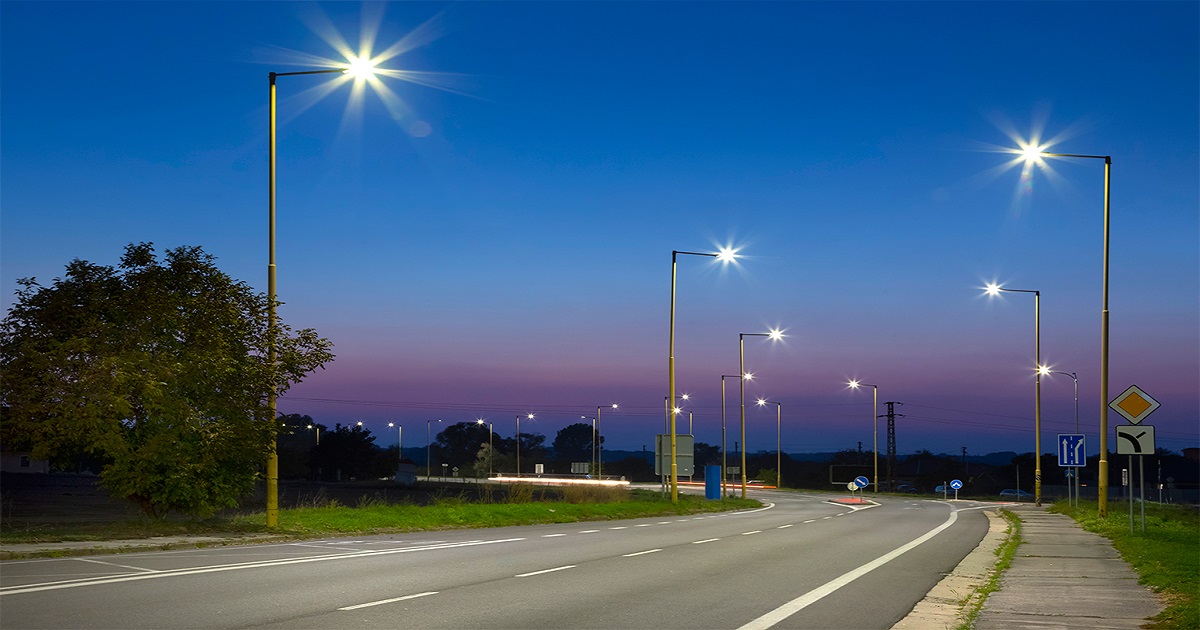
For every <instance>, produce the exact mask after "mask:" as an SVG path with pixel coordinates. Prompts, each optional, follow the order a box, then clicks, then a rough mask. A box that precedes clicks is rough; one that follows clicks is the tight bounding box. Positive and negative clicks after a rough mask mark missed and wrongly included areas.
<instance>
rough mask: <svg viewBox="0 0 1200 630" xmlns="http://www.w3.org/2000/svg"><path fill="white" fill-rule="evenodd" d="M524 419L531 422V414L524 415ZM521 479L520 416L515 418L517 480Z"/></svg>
mask: <svg viewBox="0 0 1200 630" xmlns="http://www.w3.org/2000/svg"><path fill="white" fill-rule="evenodd" d="M525 417H526V418H529V419H530V420H533V414H532V413H529V414H525ZM520 478H521V416H519V415H518V416H517V479H520Z"/></svg>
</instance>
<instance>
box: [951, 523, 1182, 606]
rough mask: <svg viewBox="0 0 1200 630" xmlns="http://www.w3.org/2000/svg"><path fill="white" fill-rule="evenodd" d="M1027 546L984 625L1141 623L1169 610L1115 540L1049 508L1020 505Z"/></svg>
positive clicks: (1007, 575) (1006, 576)
mask: <svg viewBox="0 0 1200 630" xmlns="http://www.w3.org/2000/svg"><path fill="white" fill-rule="evenodd" d="M1008 509H1011V510H1013V511H1015V512H1016V513H1017V514H1018V515H1019V516H1020V517H1021V522H1022V525H1021V538H1022V541H1023V542H1022V543H1021V546H1020V547H1018V548H1017V554H1016V556H1015V557H1014V558H1013V562H1012V566H1011V567H1009V569H1008V571H1006V572H1005V573H1004V575H1003V576H1002V577H1001V578H1000V580H1001V583H1000V589H999V590H998V591H996V592H994V593H992V594H991V596H990V597H988V600H987V603H985V604H984V607H983V611H982V613H981V614H980V615H979V618H978V619H976V621H975V624H974V628H976V629H977V630H990V629H1001V628H1002V629H1005V630H1010V629H1013V628H1037V629H1039V630H1043V629H1046V628H1089V629H1095V628H1138V627H1140V626H1141V625H1142V624H1143V623H1145V621H1146V619H1148V618H1150V617H1153V616H1155V615H1157V614H1158V613H1159V612H1161V611H1162V609H1163V605H1162V604H1161V603H1160V602H1159V599H1158V596H1156V595H1155V594H1154V593H1153V592H1151V591H1150V590H1149V589H1147V588H1145V587H1143V586H1141V585H1139V584H1138V576H1137V573H1135V572H1134V571H1133V569H1131V568H1130V567H1129V565H1128V564H1126V563H1125V561H1124V560H1122V559H1121V557H1120V556H1119V555H1118V554H1117V551H1116V550H1115V549H1113V546H1112V544H1111V543H1110V542H1109V541H1108V539H1106V538H1104V537H1102V536H1099V535H1097V534H1093V533H1091V532H1087V531H1084V530H1083V528H1082V527H1080V526H1079V525H1078V524H1077V523H1075V521H1074V520H1073V519H1071V517H1069V516H1065V515H1062V514H1051V513H1049V512H1047V511H1046V510H1045V508H1039V507H1034V506H1032V505H1028V506H1019V507H1017V506H1012V507H1009V508H1008Z"/></svg>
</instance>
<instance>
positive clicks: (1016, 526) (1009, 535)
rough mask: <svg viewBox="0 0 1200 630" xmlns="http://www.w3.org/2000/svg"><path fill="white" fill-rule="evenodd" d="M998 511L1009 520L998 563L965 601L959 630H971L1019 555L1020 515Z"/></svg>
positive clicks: (997, 554)
mask: <svg viewBox="0 0 1200 630" xmlns="http://www.w3.org/2000/svg"><path fill="white" fill-rule="evenodd" d="M996 512H997V513H998V514H999V515H1000V516H1001V517H1003V518H1004V520H1006V521H1008V528H1007V529H1006V530H1005V532H1004V542H1003V543H1001V544H1000V546H999V547H997V548H996V552H995V553H996V564H995V565H993V566H992V570H991V571H990V572H989V574H988V579H987V581H986V582H984V583H983V584H981V585H979V586H978V587H977V588H975V589H974V590H973V591H972V592H971V594H970V595H968V596H967V597H966V599H965V601H964V602H963V609H962V613H961V614H962V623H960V624H959V625H958V627H957V630H970V629H971V626H973V625H974V624H975V620H976V619H978V618H979V613H981V612H982V611H983V605H984V604H985V603H986V602H987V599H988V596H989V595H991V594H992V593H994V592H995V591H996V589H998V588H1000V578H1001V577H1003V576H1004V572H1005V571H1007V570H1008V568H1009V567H1010V566H1012V561H1013V557H1014V556H1016V555H1017V547H1020V546H1021V519H1020V517H1018V516H1017V515H1016V513H1014V512H1011V511H1009V510H1004V509H1001V510H997V511H996Z"/></svg>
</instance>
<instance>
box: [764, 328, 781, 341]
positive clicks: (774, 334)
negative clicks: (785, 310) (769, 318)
mask: <svg viewBox="0 0 1200 630" xmlns="http://www.w3.org/2000/svg"><path fill="white" fill-rule="evenodd" d="M767 337H769V338H770V339H771V341H779V340H780V339H783V330H781V329H779V328H772V329H771V331H770V332H768V333H767Z"/></svg>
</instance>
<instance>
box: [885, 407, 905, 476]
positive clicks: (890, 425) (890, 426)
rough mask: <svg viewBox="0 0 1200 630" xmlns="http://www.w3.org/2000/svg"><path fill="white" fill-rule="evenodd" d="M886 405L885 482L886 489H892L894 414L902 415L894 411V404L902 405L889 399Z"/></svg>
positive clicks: (894, 449)
mask: <svg viewBox="0 0 1200 630" xmlns="http://www.w3.org/2000/svg"><path fill="white" fill-rule="evenodd" d="M883 404H885V405H887V408H888V410H887V414H886V415H887V483H888V490H893V489H894V488H895V487H896V478H895V477H893V476H892V471H893V470H894V469H895V468H896V416H897V415H898V416H900V417H901V418H903V417H904V414H902V413H901V414H897V413H896V405H903V404H904V403H902V402H895V401H889V402H885V403H883Z"/></svg>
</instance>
